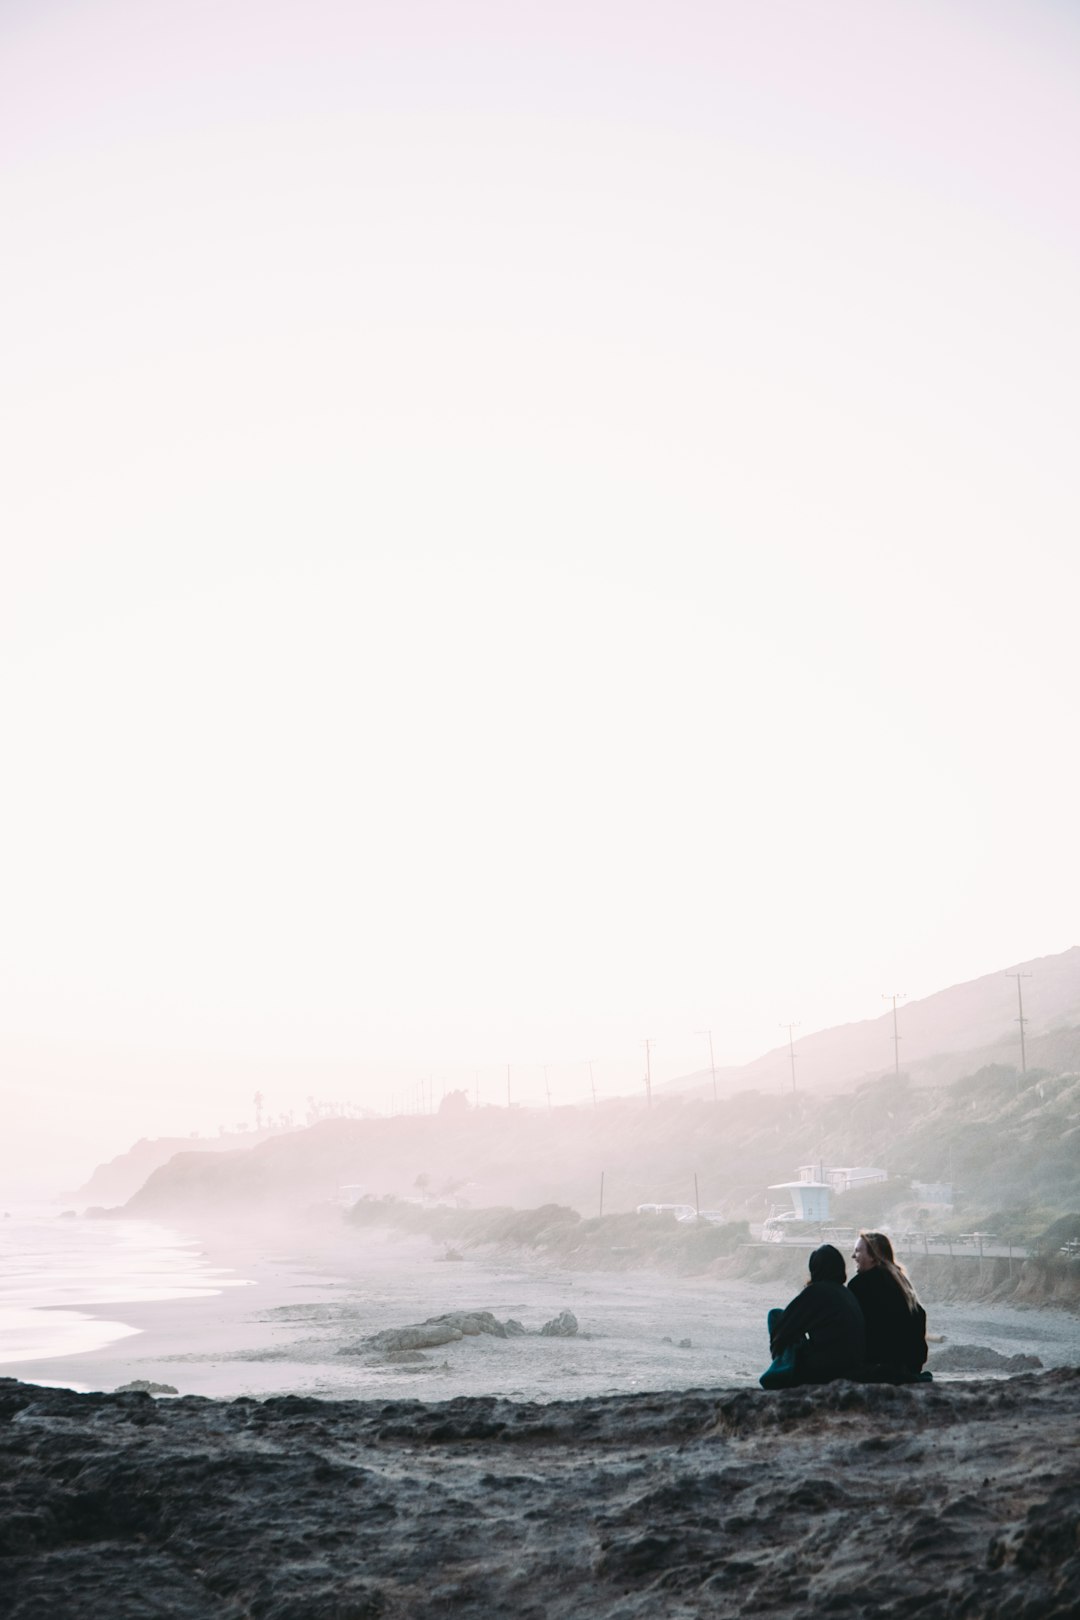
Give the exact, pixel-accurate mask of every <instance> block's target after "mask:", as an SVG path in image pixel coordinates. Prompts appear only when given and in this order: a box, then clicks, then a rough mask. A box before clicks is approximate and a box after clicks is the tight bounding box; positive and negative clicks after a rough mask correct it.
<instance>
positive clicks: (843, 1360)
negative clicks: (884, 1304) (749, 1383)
mask: <svg viewBox="0 0 1080 1620" xmlns="http://www.w3.org/2000/svg"><path fill="white" fill-rule="evenodd" d="M789 1345H794V1346H795V1347H796V1352H797V1365H798V1369H799V1376H800V1377H801V1378H802V1379H803V1380H804V1381H805V1382H807V1383H821V1384H824V1383H827V1382H828V1381H829V1379H830V1378H844V1377H846V1376H848V1375H849V1374H851V1373H852V1372H854V1371H855V1369H856V1368H857V1367H858V1366H859V1365H860V1364H861V1363H862V1362H863V1361H864V1360H865V1357H866V1329H865V1327H864V1326H863V1316H862V1312H861V1311H860V1309H859V1307H858V1305H857V1304H856V1302H855V1300H854V1298H853V1297H852V1295H851V1294H849V1293H848V1291H847V1289H846V1288H845V1287H844V1285H843V1283H842V1282H812V1283H808V1284H807V1285H806V1287H805V1288H804V1289H803V1291H802V1293H801V1294H796V1295H795V1298H794V1299H793V1300H792V1301H791V1304H790V1305H788V1307H787V1308H786V1310H785V1311H784V1314H783V1316H782V1317H781V1318H780V1320H779V1322H778V1323H777V1324H776V1331H775V1333H774V1334H773V1336H772V1341H771V1349H772V1353H773V1355H774V1356H778V1355H779V1354H780V1352H781V1351H782V1350H786V1349H787V1348H788V1346H789Z"/></svg>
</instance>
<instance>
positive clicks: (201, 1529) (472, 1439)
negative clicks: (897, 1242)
mask: <svg viewBox="0 0 1080 1620" xmlns="http://www.w3.org/2000/svg"><path fill="white" fill-rule="evenodd" d="M1078 1417H1080V1370H1076V1369H1057V1370H1055V1371H1053V1372H1049V1373H1043V1374H1026V1375H1023V1376H1021V1377H1018V1378H1013V1379H1010V1380H1007V1381H998V1380H993V1381H988V1380H984V1381H983V1382H969V1383H955V1384H949V1385H941V1384H937V1385H932V1384H928V1385H923V1386H915V1387H913V1386H902V1387H893V1386H891V1385H854V1384H848V1383H837V1384H832V1385H827V1386H824V1387H821V1388H812V1389H797V1390H791V1391H786V1392H781V1393H777V1394H768V1393H766V1392H765V1391H762V1390H758V1389H745V1388H744V1389H739V1390H731V1389H711V1390H709V1389H692V1390H686V1391H682V1392H678V1393H669V1394H637V1395H622V1396H613V1397H608V1398H595V1399H589V1400H581V1401H553V1402H551V1403H550V1404H548V1405H538V1404H536V1403H531V1402H514V1401H509V1400H503V1399H497V1398H495V1397H487V1398H478V1399H458V1400H452V1401H446V1402H441V1403H431V1404H427V1403H423V1402H420V1401H405V1400H395V1401H367V1402H360V1401H347V1402H337V1401H321V1400H318V1399H315V1398H311V1397H297V1396H287V1397H281V1398H277V1399H272V1400H267V1401H262V1402H260V1401H255V1400H250V1399H244V1400H236V1401H231V1402H216V1401H207V1400H201V1399H198V1398H195V1397H184V1398H182V1399H180V1400H170V1401H162V1402H155V1401H154V1400H153V1399H152V1398H151V1397H149V1396H147V1395H77V1394H74V1393H73V1392H71V1391H70V1390H61V1389H43V1388H38V1387H35V1386H33V1385H26V1384H21V1383H18V1382H16V1381H15V1380H14V1379H3V1380H0V1620H101V1617H102V1616H109V1620H145V1617H147V1616H150V1615H160V1616H163V1617H165V1616H167V1617H168V1620H445V1617H446V1616H448V1615H452V1616H454V1617H455V1620H491V1617H492V1616H493V1615H499V1616H501V1615H513V1616H516V1617H521V1620H657V1617H658V1616H673V1615H676V1614H677V1615H678V1616H679V1620H697V1617H699V1616H700V1617H702V1620H704V1617H706V1616H708V1617H709V1620H728V1617H730V1620H735V1617H739V1620H745V1617H747V1616H758V1615H766V1614H767V1615H769V1616H770V1617H772V1620H809V1617H812V1616H817V1615H823V1614H843V1615H847V1616H852V1617H858V1616H870V1615H872V1616H874V1617H875V1620H877V1617H885V1620H904V1617H907V1616H910V1615H914V1614H917V1615H918V1616H919V1617H920V1620H1073V1617H1074V1616H1075V1614H1076V1593H1077V1591H1080V1539H1078V1531H1080V1451H1078V1449H1077V1444H1076V1440H1075V1435H1076V1432H1077V1419H1078Z"/></svg>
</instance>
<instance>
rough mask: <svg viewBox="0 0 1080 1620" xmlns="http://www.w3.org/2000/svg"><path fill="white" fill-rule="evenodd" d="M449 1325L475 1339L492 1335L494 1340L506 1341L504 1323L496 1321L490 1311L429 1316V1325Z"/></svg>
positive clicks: (454, 1312) (448, 1312)
mask: <svg viewBox="0 0 1080 1620" xmlns="http://www.w3.org/2000/svg"><path fill="white" fill-rule="evenodd" d="M442 1322H445V1323H447V1324H448V1325H449V1326H450V1327H456V1328H457V1329H458V1331H459V1332H460V1333H463V1334H465V1335H466V1336H467V1337H470V1338H475V1337H476V1335H477V1334H479V1333H490V1334H491V1335H492V1337H493V1338H496V1339H505V1338H506V1329H505V1328H504V1327H503V1325H502V1323H501V1322H499V1321H496V1319H495V1317H494V1316H492V1314H491V1312H490V1311H447V1312H446V1314H445V1315H444V1316H429V1317H428V1319H427V1323H425V1324H424V1325H425V1327H426V1326H427V1325H428V1323H434V1324H438V1323H442Z"/></svg>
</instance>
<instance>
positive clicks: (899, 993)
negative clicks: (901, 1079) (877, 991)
mask: <svg viewBox="0 0 1080 1620" xmlns="http://www.w3.org/2000/svg"><path fill="white" fill-rule="evenodd" d="M881 999H882V1001H891V1002H892V1039H893V1051H894V1052H895V1053H896V1063H895V1067H894V1072H895V1073H896V1074H899V1073H900V1030H899V1028H898V1027H897V1023H896V1003H897V1002H898V1001H906V1000H907V992H906V991H904V990H896V991H894V993H893V994H892V995H891V996H890V995H886V993H885V991H884V990H883V991H882V992H881Z"/></svg>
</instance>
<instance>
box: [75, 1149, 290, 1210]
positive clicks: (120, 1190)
mask: <svg viewBox="0 0 1080 1620" xmlns="http://www.w3.org/2000/svg"><path fill="white" fill-rule="evenodd" d="M271 1134H272V1133H271V1132H270V1131H268V1130H264V1131H224V1132H222V1133H221V1135H219V1136H205V1137H203V1136H198V1135H197V1134H196V1135H193V1136H153V1137H147V1136H143V1137H140V1139H139V1140H138V1141H137V1142H136V1143H135V1145H134V1146H133V1147H130V1148H128V1149H127V1151H126V1152H125V1153H118V1154H117V1155H116V1157H115V1158H114V1159H110V1160H109V1161H108V1163H107V1164H99V1165H98V1166H97V1168H96V1169H95V1171H94V1173H93V1174H92V1175H91V1177H90V1178H89V1180H88V1181H86V1182H84V1183H83V1185H82V1186H81V1187H77V1188H76V1189H75V1191H74V1192H73V1193H70V1194H69V1197H70V1198H71V1199H73V1200H74V1201H76V1202H78V1203H80V1204H103V1205H108V1204H122V1203H125V1202H126V1201H127V1199H129V1198H130V1197H131V1196H132V1194H133V1193H136V1192H138V1190H139V1188H140V1187H141V1186H142V1185H143V1183H144V1181H145V1180H146V1178H147V1176H149V1175H151V1174H152V1173H153V1172H154V1171H155V1170H156V1169H158V1167H159V1166H160V1165H163V1164H168V1162H169V1160H170V1159H173V1158H175V1157H176V1155H177V1154H178V1153H188V1152H192V1151H194V1152H197V1153H237V1152H244V1151H246V1150H247V1149H248V1148H251V1147H256V1146H257V1145H258V1144H259V1143H260V1142H265V1141H266V1139H267V1137H268V1136H270V1135H271Z"/></svg>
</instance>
